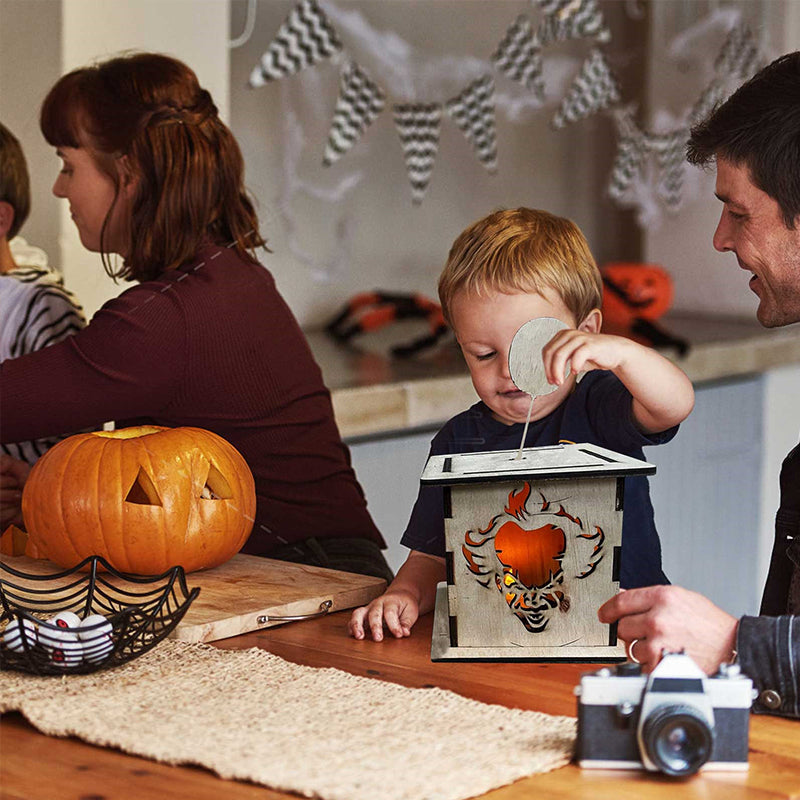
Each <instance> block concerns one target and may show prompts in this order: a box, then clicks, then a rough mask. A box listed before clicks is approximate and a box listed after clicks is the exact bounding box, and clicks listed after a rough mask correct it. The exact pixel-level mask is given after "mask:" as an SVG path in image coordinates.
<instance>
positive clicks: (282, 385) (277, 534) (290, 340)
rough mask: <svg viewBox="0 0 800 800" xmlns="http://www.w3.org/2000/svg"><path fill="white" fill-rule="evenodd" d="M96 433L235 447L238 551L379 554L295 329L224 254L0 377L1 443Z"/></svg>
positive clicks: (141, 292) (262, 274) (113, 304)
mask: <svg viewBox="0 0 800 800" xmlns="http://www.w3.org/2000/svg"><path fill="white" fill-rule="evenodd" d="M107 420H116V421H117V427H126V426H128V425H134V424H142V423H145V422H152V423H155V424H157V425H166V426H170V427H177V426H182V425H190V426H195V427H198V428H206V429H208V430H211V431H214V432H215V433H217V434H219V435H220V436H222V437H223V438H225V439H227V440H228V441H229V442H230V443H231V444H232V445H233V446H234V447H236V448H237V450H239V452H240V453H241V454H242V455H243V456H244V458H245V459H246V460H247V463H248V464H249V465H250V469H251V470H252V471H253V475H254V477H255V482H256V493H257V497H258V508H257V512H256V524H255V526H254V528H253V533H252V535H251V536H250V539H249V541H248V542H247V544H246V545H245V550H246V551H247V552H254V553H259V554H262V555H268V554H269V551H270V550H271V549H272V548H274V547H277V546H279V545H281V544H284V543H286V542H293V541H297V540H300V539H306V538H308V537H310V536H316V537H318V538H323V537H343V536H353V537H358V538H365V539H371V540H373V541H375V542H377V543H379V544H380V545H383V539H382V538H381V535H380V533H379V532H378V530H377V528H376V527H375V524H374V523H373V521H372V519H371V517H370V515H369V513H368V511H367V508H366V502H365V500H364V495H363V492H362V491H361V487H360V486H359V484H358V482H357V481H356V477H355V474H354V473H353V470H352V469H351V467H350V457H349V453H348V451H347V448H346V447H345V445H344V444H343V443H342V441H341V438H340V436H339V432H338V430H337V427H336V423H335V421H334V418H333V409H332V406H331V401H330V394H329V392H328V390H327V389H326V388H325V386H324V384H323V382H322V375H321V373H320V370H319V367H318V366H317V364H316V363H315V362H314V358H313V356H312V355H311V351H310V350H309V348H308V344H307V342H306V340H305V337H304V336H303V333H302V331H301V330H300V327H299V326H298V324H297V321H296V320H295V318H294V316H293V315H292V312H291V311H290V310H289V307H288V306H287V305H286V303H285V302H284V300H283V298H282V297H281V296H280V294H279V293H278V291H277V289H276V287H275V281H274V280H273V278H272V275H271V274H270V273H269V272H268V271H267V270H266V269H265V268H264V267H262V266H260V265H256V264H250V263H247V262H246V261H243V260H242V259H241V258H240V257H239V256H238V255H237V254H236V252H235V251H234V250H232V249H227V248H223V247H217V246H209V247H206V248H203V249H202V250H201V251H200V252H199V253H198V256H197V258H196V260H195V261H194V262H192V263H190V264H187V265H186V266H185V267H183V268H181V269H179V270H174V271H170V272H166V273H164V274H163V275H162V276H161V277H160V278H159V279H157V280H154V281H149V282H147V283H143V284H140V285H138V286H134V287H133V288H131V289H128V290H127V291H125V292H123V293H122V294H121V295H120V296H119V297H117V298H116V299H114V300H110V301H109V302H107V303H106V304H105V305H104V306H103V307H102V308H101V309H100V310H99V311H98V312H97V313H96V314H95V316H94V318H93V319H92V321H91V323H90V324H89V325H88V326H87V327H86V328H85V329H84V330H82V331H80V332H79V333H77V334H75V335H74V336H71V337H69V338H68V339H65V340H64V341H62V342H59V343H57V344H54V345H52V346H50V347H48V348H45V349H43V350H40V351H38V352H36V353H32V354H30V355H26V356H23V357H21V358H16V359H10V360H7V361H4V362H3V363H2V364H0V441H2V442H19V441H25V440H28V439H39V438H42V437H44V436H51V435H54V434H59V433H63V432H64V431H74V430H79V429H81V428H88V427H91V426H98V425H100V424H102V423H103V422H104V421H107Z"/></svg>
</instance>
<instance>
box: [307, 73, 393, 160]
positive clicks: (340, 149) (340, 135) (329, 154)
mask: <svg viewBox="0 0 800 800" xmlns="http://www.w3.org/2000/svg"><path fill="white" fill-rule="evenodd" d="M385 105H386V94H385V93H384V91H383V89H381V88H380V86H378V85H377V84H376V83H374V82H373V81H372V80H371V79H370V77H369V75H367V73H366V71H365V70H364V69H362V68H361V67H360V66H359V65H358V64H356V63H355V61H351V62H350V63H349V64H348V65H347V67H346V68H345V70H344V72H342V79H341V82H340V85H339V98H338V99H337V101H336V109H335V110H334V112H333V120H332V121H331V130H330V134H329V136H328V143H327V145H326V146H325V155H324V156H323V159H322V163H323V164H324V165H325V166H326V167H329V166H330V165H331V164H333V162H334V161H338V160H339V159H340V158H341V157H342V156H343V155H344V154H345V153H346V152H347V151H348V150H349V149H350V148H351V147H352V146H353V145H354V144H355V143H356V142H357V141H358V140H359V139H360V138H361V136H362V134H363V133H364V131H365V130H366V129H367V128H368V127H369V126H370V125H371V124H372V122H373V121H374V120H375V117H377V116H378V114H380V113H381V111H383V108H384V106H385Z"/></svg>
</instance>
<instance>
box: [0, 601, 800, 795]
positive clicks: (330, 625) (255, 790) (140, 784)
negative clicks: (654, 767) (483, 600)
mask: <svg viewBox="0 0 800 800" xmlns="http://www.w3.org/2000/svg"><path fill="white" fill-rule="evenodd" d="M348 618H349V614H348V612H341V613H338V614H333V615H331V616H329V617H326V618H321V619H316V620H309V621H307V622H299V623H292V624H289V625H284V626H282V627H278V628H271V629H269V630H265V631H262V632H258V633H250V634H246V635H244V636H238V637H236V638H232V639H226V640H224V641H221V642H217V644H218V645H219V646H220V647H224V648H230V649H236V648H246V647H254V646H257V647H261V648H263V649H265V650H269V651H270V652H272V653H276V654H277V655H279V656H281V657H283V658H286V659H287V660H289V661H294V662H297V663H300V664H307V665H310V666H314V667H322V666H326V667H327V666H334V667H339V668H340V669H344V670H347V671H348V672H352V673H354V674H356V675H367V676H370V677H374V678H376V679H380V680H387V681H393V682H395V683H401V684H404V685H406V686H416V687H422V686H426V687H429V686H441V687H443V688H446V689H451V690H453V691H455V692H458V693H460V694H462V695H466V696H467V697H472V698H474V699H476V700H482V701H484V702H489V703H499V704H502V705H507V706H509V707H518V708H527V709H535V710H539V711H545V712H548V713H551V714H569V715H574V714H575V697H574V696H573V691H572V690H573V687H574V686H575V684H576V683H577V682H578V681H579V679H580V675H581V674H582V673H583V672H585V671H588V670H590V669H593V667H589V666H587V665H585V664H583V665H582V664H498V663H436V664H434V663H432V662H431V661H430V640H431V622H432V615H430V614H429V615H427V616H426V617H424V618H423V619H422V620H420V621H419V622H418V623H417V625H416V627H415V628H414V633H413V635H412V636H411V638H409V639H404V640H402V641H396V640H394V639H392V640H388V641H384V642H381V643H376V642H371V641H364V642H356V641H354V640H352V639H349V638H348V636H347V631H346V627H345V626H346V623H347V620H348ZM443 780H446V776H443ZM290 797H292V796H290V795H286V794H283V793H281V792H275V791H271V790H269V789H265V788H262V787H260V786H254V785H251V784H247V783H238V782H233V781H223V780H221V779H220V778H217V777H216V776H215V775H213V774H212V773H210V772H207V771H205V770H203V769H199V768H195V767H171V766H167V765H164V764H159V763H157V762H154V761H149V760H146V759H143V758H138V757H135V756H129V755H125V754H123V753H120V752H117V751H114V750H109V749H106V748H102V747H95V746H92V745H88V744H85V743H83V742H81V741H79V740H76V739H56V738H53V737H47V736H44V735H42V734H40V733H38V732H37V731H36V730H35V729H34V728H33V727H31V726H30V725H29V724H28V723H27V722H26V721H25V720H24V718H23V717H22V716H21V715H20V714H16V713H15V714H6V715H4V716H3V717H2V719H1V720H0V798H2V800H22V799H23V798H24V799H25V800H101V798H102V800H171V799H172V798H175V799H176V800H177V799H178V798H186V799H191V800H220V799H221V798H224V800H244V799H245V798H248V799H249V800H278V799H280V800H287V798H290ZM484 797H485V798H487V800H525V799H526V798H537V800H540V799H541V798H545V799H546V800H559V799H560V798H591V800H641V798H645V799H646V798H653V799H654V800H656V798H664V800H667V798H669V800H674V798H676V797H680V798H682V799H683V798H702V799H703V800H738V798H754V799H758V800H773V799H776V798H796V799H797V800H800V721H790V720H785V719H780V718H777V717H765V716H755V715H753V716H751V727H750V770H749V772H747V773H708V774H699V775H696V776H694V777H692V778H690V779H689V780H688V781H685V782H679V783H676V782H675V781H673V780H671V779H668V778H666V777H664V776H660V775H648V774H645V773H640V772H600V771H583V770H580V769H579V768H578V767H576V766H574V765H570V766H567V767H564V768H563V769H559V770H555V771H554V772H550V773H546V774H544V775H535V776H533V777H530V778H526V779H525V780H522V781H519V782H517V783H515V784H512V785H510V786H506V787H503V788H501V789H497V790H495V791H493V792H490V793H489V794H487V795H485V796H484ZM376 800H380V798H376Z"/></svg>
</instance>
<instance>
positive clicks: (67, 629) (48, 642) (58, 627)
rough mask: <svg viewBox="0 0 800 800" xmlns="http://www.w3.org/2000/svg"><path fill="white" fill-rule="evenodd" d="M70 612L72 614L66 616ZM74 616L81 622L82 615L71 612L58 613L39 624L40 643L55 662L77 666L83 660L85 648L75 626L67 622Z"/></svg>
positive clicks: (67, 665)
mask: <svg viewBox="0 0 800 800" xmlns="http://www.w3.org/2000/svg"><path fill="white" fill-rule="evenodd" d="M67 614H69V615H70V616H68V617H66V619H65V616H66V615H67ZM72 617H74V618H75V619H77V620H78V623H80V617H78V615H77V614H72V613H71V612H62V613H61V614H56V616H55V617H52V618H51V619H49V620H46V621H45V622H43V623H42V624H41V625H40V626H39V644H40V645H41V646H42V647H44V649H45V650H46V651H47V654H48V656H49V657H50V660H51V661H52V662H53V663H54V664H58V665H59V666H63V667H77V666H78V665H79V664H80V663H81V662H82V661H83V648H82V647H81V643H80V640H79V639H78V633H77V631H76V630H75V628H73V627H71V626H69V625H68V624H67V620H72Z"/></svg>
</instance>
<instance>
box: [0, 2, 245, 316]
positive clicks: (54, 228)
mask: <svg viewBox="0 0 800 800" xmlns="http://www.w3.org/2000/svg"><path fill="white" fill-rule="evenodd" d="M229 20H230V8H229V2H228V0H113V2H110V0H68V2H62V0H0V47H1V48H2V51H3V52H2V54H0V91H2V95H0V96H2V98H3V105H2V116H3V119H6V118H8V119H9V122H8V123H7V124H8V125H9V127H12V126H13V124H14V122H16V129H15V133H16V134H17V136H19V138H20V140H21V141H22V145H23V148H24V149H25V151H26V153H27V155H28V162H29V164H28V166H29V170H30V172H31V176H32V181H33V191H34V197H33V204H34V208H35V209H37V210H35V212H34V216H33V217H32V219H31V223H30V225H29V226H26V228H25V230H24V231H23V235H25V236H27V238H28V239H29V240H30V241H32V242H35V243H36V244H37V245H39V246H41V247H44V248H45V250H47V252H48V253H49V255H50V259H51V261H52V262H53V263H54V264H56V265H57V266H60V267H61V268H62V269H63V271H64V276H65V281H66V283H67V285H68V286H69V287H70V288H71V289H72V290H73V291H74V292H75V293H76V294H77V295H78V297H79V298H80V300H81V302H82V303H83V305H84V308H85V309H86V311H87V312H88V314H89V315H91V314H92V313H94V311H95V310H96V309H97V308H99V306H100V305H101V304H102V303H103V302H104V301H105V300H107V299H109V298H110V297H114V296H115V295H117V294H119V293H120V291H122V289H123V288H124V286H123V285H115V284H114V283H113V282H112V281H111V280H110V279H109V278H108V277H107V276H106V274H105V272H104V270H103V266H102V263H101V261H100V257H99V255H96V254H93V253H88V252H87V251H86V250H85V249H84V248H83V247H82V246H81V244H80V240H79V239H78V235H77V232H76V229H75V226H74V224H73V223H72V220H71V219H70V218H69V212H68V209H67V205H66V203H64V202H59V201H55V199H53V198H51V197H50V194H49V192H50V187H51V186H52V182H53V181H54V180H55V177H56V174H57V171H58V164H59V162H58V160H57V159H56V157H55V155H54V154H53V151H52V149H51V148H49V147H48V146H47V145H46V143H44V142H43V140H42V136H41V133H39V130H38V108H39V106H40V104H41V101H42V99H43V98H44V94H45V93H46V91H47V90H48V89H49V87H50V86H51V85H52V84H53V83H54V82H55V80H57V78H58V77H59V75H61V74H63V73H65V72H68V71H69V70H72V69H75V68H76V67H80V66H83V65H85V64H88V63H90V62H92V61H95V60H101V59H103V58H105V57H107V56H109V55H112V54H115V53H118V52H119V51H122V50H131V49H137V50H153V51H158V52H163V53H167V54H169V55H172V56H175V57H177V58H180V59H181V60H183V61H185V62H186V63H187V64H189V66H190V67H192V69H194V70H195V72H196V73H197V75H198V77H199V79H200V83H201V84H202V85H203V86H205V88H207V89H208V90H209V91H210V92H211V95H212V97H213V98H214V101H215V102H216V104H217V106H218V107H219V109H220V111H221V113H222V115H223V117H224V118H225V119H227V118H228V117H229V105H230V104H229V96H230V91H229V90H230V74H229V68H228V63H229V61H228V38H229V35H228V27H229ZM12 55H13V58H12ZM7 87H9V89H10V90H9V91H8V93H7ZM7 98H8V100H7ZM12 129H13V127H12ZM44 215H46V219H45V218H44ZM54 218H55V224H54ZM54 237H55V238H54Z"/></svg>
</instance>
